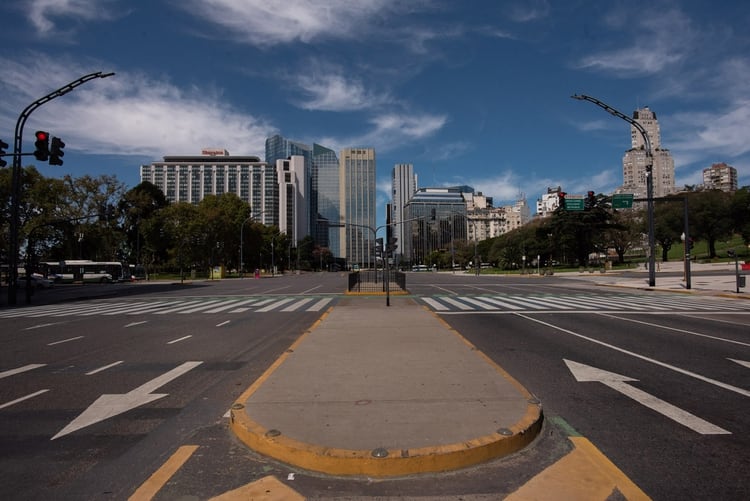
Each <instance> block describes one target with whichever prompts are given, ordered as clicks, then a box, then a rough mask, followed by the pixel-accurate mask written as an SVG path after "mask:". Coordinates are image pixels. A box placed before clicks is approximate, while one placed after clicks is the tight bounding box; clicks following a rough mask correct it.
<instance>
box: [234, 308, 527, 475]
mask: <svg viewBox="0 0 750 501" xmlns="http://www.w3.org/2000/svg"><path fill="white" fill-rule="evenodd" d="M541 425H542V409H541V404H540V402H539V401H538V400H537V399H536V398H534V396H533V395H531V394H530V393H529V392H528V391H527V390H526V389H525V388H523V387H522V386H521V385H520V384H519V383H518V382H517V381H515V380H514V379H513V378H512V377H511V376H510V375H509V374H507V373H506V372H505V371H504V370H503V369H502V368H500V367H499V366H497V365H496V364H495V363H494V362H493V361H491V360H490V359H489V358H488V357H486V356H485V355H484V354H482V353H481V352H479V351H478V350H476V349H475V348H474V346H472V345H471V344H470V343H469V342H468V341H467V340H466V339H464V338H463V337H462V336H461V335H460V334H458V333H457V332H456V331H454V330H453V329H451V328H450V327H449V326H448V325H447V324H446V323H445V322H443V321H442V320H441V319H440V318H438V317H437V315H435V314H433V313H431V312H430V311H428V310H427V309H426V308H424V307H422V306H419V305H418V304H417V303H416V302H415V301H414V300H413V299H412V298H408V297H396V298H392V299H391V306H390V307H387V306H385V305H384V304H383V301H382V298H375V297H360V296H356V297H347V298H344V299H342V300H341V301H340V302H339V303H338V304H337V305H336V306H335V307H333V308H331V309H330V310H329V311H328V312H326V314H325V315H324V316H323V318H321V319H320V320H319V321H318V322H316V324H314V325H313V326H312V328H311V329H310V330H309V331H308V332H306V333H305V334H304V335H303V336H302V337H301V338H300V339H299V340H298V341H297V342H296V343H295V344H294V345H293V346H292V347H290V349H289V350H288V351H287V353H286V354H285V355H284V356H282V357H281V358H280V359H279V360H277V361H276V363H274V364H273V365H272V366H271V367H270V368H269V370H268V371H267V372H266V373H265V374H264V375H263V376H262V377H261V378H259V379H258V381H256V382H255V383H254V384H253V385H252V386H251V387H250V388H248V389H247V391H245V393H244V394H243V395H242V396H240V398H239V399H237V401H236V403H235V404H234V406H233V408H232V417H231V428H232V430H233V431H234V432H235V433H236V435H237V436H238V437H239V438H240V439H241V440H242V441H243V442H245V443H246V444H247V445H248V446H249V447H251V448H252V449H253V450H255V451H257V452H259V453H262V454H264V455H266V456H270V457H273V458H275V459H277V460H280V461H282V462H285V463H288V464H292V465H295V466H298V467H301V468H304V469H307V470H312V471H318V472H323V473H326V474H332V475H361V476H372V477H390V476H402V475H408V474H412V473H424V472H437V471H446V470H454V469H458V468H463V467H466V466H470V465H473V464H477V463H480V462H484V461H488V460H490V459H493V458H497V457H500V456H503V455H507V454H510V453H513V452H516V451H518V450H520V449H522V448H523V447H525V446H526V445H528V444H529V443H530V442H531V441H532V440H533V439H534V438H535V437H536V436H537V434H538V433H539V431H540V429H541Z"/></svg>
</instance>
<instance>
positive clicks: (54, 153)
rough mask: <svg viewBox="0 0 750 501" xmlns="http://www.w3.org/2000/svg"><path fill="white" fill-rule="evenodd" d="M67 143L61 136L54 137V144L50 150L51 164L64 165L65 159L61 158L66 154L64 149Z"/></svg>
mask: <svg viewBox="0 0 750 501" xmlns="http://www.w3.org/2000/svg"><path fill="white" fill-rule="evenodd" d="M63 148H65V143H63V141H62V139H60V138H59V137H53V138H52V144H51V146H50V150H49V164H50V165H62V164H63V161H62V160H61V158H62V157H63V156H64V155H65V152H64V151H63Z"/></svg>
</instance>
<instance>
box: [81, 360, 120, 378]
mask: <svg viewBox="0 0 750 501" xmlns="http://www.w3.org/2000/svg"><path fill="white" fill-rule="evenodd" d="M122 362H123V361H122V360H119V361H117V362H113V363H111V364H109V365H105V366H104V367H99V368H98V369H94V370H93V371H89V372H87V373H86V375H87V376H93V375H94V374H97V373H99V372H102V371H106V370H107V369H111V368H112V367H115V366H117V365H120V364H121V363H122Z"/></svg>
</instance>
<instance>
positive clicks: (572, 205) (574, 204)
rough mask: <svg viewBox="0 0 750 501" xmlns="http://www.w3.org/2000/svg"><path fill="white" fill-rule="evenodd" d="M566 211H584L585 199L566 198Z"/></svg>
mask: <svg viewBox="0 0 750 501" xmlns="http://www.w3.org/2000/svg"><path fill="white" fill-rule="evenodd" d="M565 210H583V198H566V199H565Z"/></svg>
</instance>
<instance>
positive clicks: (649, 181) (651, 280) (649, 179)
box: [570, 94, 656, 287]
mask: <svg viewBox="0 0 750 501" xmlns="http://www.w3.org/2000/svg"><path fill="white" fill-rule="evenodd" d="M570 97H572V98H573V99H578V100H579V101H588V102H590V103H594V104H595V105H597V106H599V107H600V108H603V109H604V110H605V111H606V112H607V113H609V114H611V115H614V116H616V117H617V118H621V119H623V120H625V121H626V122H628V123H629V124H630V125H632V126H633V127H634V128H635V129H636V130H638V132H640V134H641V136H642V137H643V143H644V145H645V147H646V200H647V207H648V208H647V211H648V250H649V256H648V285H649V287H654V286H655V285H656V237H655V233H654V179H653V172H652V171H653V166H654V164H653V162H654V161H653V156H652V152H651V139H650V138H649V137H648V132H647V131H646V129H644V128H643V126H642V125H641V124H640V123H638V122H637V121H635V120H633V119H632V118H630V117H629V116H627V115H624V114H622V113H621V112H619V111H617V110H616V109H614V108H613V107H611V106H610V105H608V104H606V103H603V102H602V101H599V100H598V99H596V98H594V97H591V96H587V95H585V94H574V95H572V96H570Z"/></svg>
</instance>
